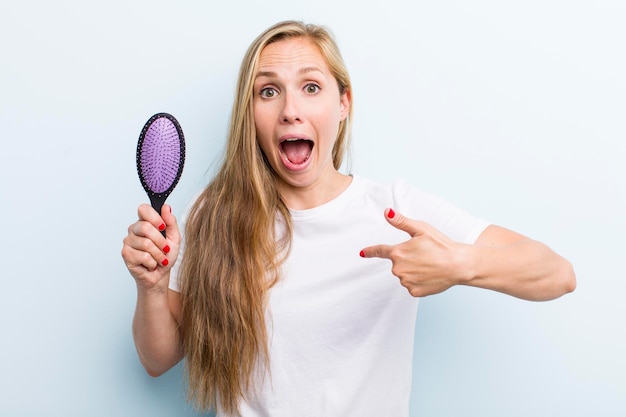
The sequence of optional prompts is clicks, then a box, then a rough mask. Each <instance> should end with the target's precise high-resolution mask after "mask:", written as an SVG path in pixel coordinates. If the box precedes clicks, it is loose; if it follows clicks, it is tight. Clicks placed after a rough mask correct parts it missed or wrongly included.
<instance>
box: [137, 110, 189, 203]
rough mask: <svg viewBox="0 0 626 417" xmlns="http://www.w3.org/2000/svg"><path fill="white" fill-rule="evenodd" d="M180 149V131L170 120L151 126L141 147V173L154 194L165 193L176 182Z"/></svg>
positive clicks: (165, 119) (160, 121)
mask: <svg viewBox="0 0 626 417" xmlns="http://www.w3.org/2000/svg"><path fill="white" fill-rule="evenodd" d="M180 148H181V147H180V141H179V135H178V131H177V130H176V126H174V123H172V122H171V121H170V120H169V119H167V118H165V117H161V118H159V119H157V120H155V121H154V123H152V124H151V125H150V127H149V128H148V131H147V132H146V134H145V137H144V140H143V145H142V147H141V172H142V175H143V178H144V180H145V182H146V185H147V186H148V188H150V190H151V191H152V192H154V193H157V194H159V193H163V192H165V191H167V189H168V188H170V187H171V186H172V184H173V183H174V181H175V180H176V176H177V174H178V168H179V166H180V150H181V149H180Z"/></svg>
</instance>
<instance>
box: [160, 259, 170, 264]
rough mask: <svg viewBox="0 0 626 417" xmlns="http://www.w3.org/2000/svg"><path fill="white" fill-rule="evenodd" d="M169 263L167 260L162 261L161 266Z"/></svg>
mask: <svg viewBox="0 0 626 417" xmlns="http://www.w3.org/2000/svg"><path fill="white" fill-rule="evenodd" d="M169 263H170V261H168V260H167V258H165V259H163V262H161V265H163V266H167V264H169Z"/></svg>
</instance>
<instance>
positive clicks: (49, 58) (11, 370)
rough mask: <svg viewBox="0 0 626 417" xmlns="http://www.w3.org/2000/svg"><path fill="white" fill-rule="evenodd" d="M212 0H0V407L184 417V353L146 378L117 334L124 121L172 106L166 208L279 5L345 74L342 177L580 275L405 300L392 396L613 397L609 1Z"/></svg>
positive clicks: (467, 408) (616, 114)
mask: <svg viewBox="0 0 626 417" xmlns="http://www.w3.org/2000/svg"><path fill="white" fill-rule="evenodd" d="M212 3H214V2H208V1H204V2H200V1H196V2H193V1H179V2H165V1H158V0H157V1H155V0H151V1H147V0H143V1H126V0H125V1H121V0H107V1H99V2H96V1H91V2H88V1H59V2H47V1H42V0H39V1H37V0H35V1H28V0H26V1H20V2H17V1H11V2H9V1H3V2H2V4H1V6H0V62H1V65H0V138H1V140H2V148H1V151H0V173H1V176H0V181H1V184H0V190H1V192H2V197H0V198H1V201H2V203H1V204H0V213H1V215H0V230H1V231H2V238H1V239H0V254H1V257H0V262H1V264H0V274H1V282H2V292H1V295H0V297H1V302H0V329H1V336H0V337H1V339H0V385H1V388H0V415H2V416H90V417H100V416H102V417H104V416H106V417H110V416H149V417H159V416H182V415H188V416H191V415H194V414H193V412H192V410H191V409H190V406H189V405H187V404H186V403H185V401H184V398H185V393H184V387H183V384H182V379H181V376H182V371H181V368H180V367H178V368H176V369H174V370H172V371H170V372H169V373H168V374H166V375H165V376H163V377H161V378H158V379H153V378H150V377H148V376H147V375H146V374H145V373H144V372H143V370H142V368H141V366H140V365H139V362H138V360H137V357H136V354H135V351H134V346H133V342H132V338H131V332H130V323H131V318H132V314H133V309H134V302H135V286H134V283H133V281H132V279H131V278H130V276H129V275H128V273H127V271H126V269H125V267H124V265H123V262H122V260H121V257H120V249H121V246H122V238H123V236H124V235H125V234H126V228H127V226H128V224H130V223H131V222H133V221H134V219H135V216H136V214H135V213H136V207H137V206H138V205H139V204H140V203H142V202H145V201H147V199H146V197H145V194H144V192H143V189H142V188H141V186H140V184H139V181H138V180H137V176H136V171H135V160H134V158H135V147H136V142H137V137H138V134H139V131H140V130H141V127H142V126H143V123H144V122H145V121H146V120H147V118H148V117H149V116H151V115H152V114H154V113H156V112H159V111H167V112H170V113H172V114H174V115H175V116H176V117H177V118H178V119H179V121H180V122H181V124H182V126H183V129H184V131H185V134H186V138H187V146H188V148H187V149H188V158H187V164H186V167H185V172H184V176H183V179H182V180H181V182H180V185H179V187H178V188H177V189H176V191H175V192H174V194H173V195H172V197H171V199H170V200H169V201H170V203H171V204H173V205H174V207H175V209H176V211H177V214H179V215H180V214H181V213H182V212H183V210H184V208H185V206H186V205H187V203H188V201H189V199H190V198H191V196H192V195H193V194H194V193H195V192H196V191H197V190H198V189H199V188H200V187H201V186H202V185H204V184H205V183H206V181H207V180H208V178H209V177H210V174H211V172H213V169H214V164H215V161H216V159H217V157H218V156H219V153H220V151H221V149H222V145H223V141H224V136H225V132H226V124H227V119H228V114H229V111H230V106H231V100H232V96H233V90H234V83H235V77H236V71H237V69H238V65H239V62H240V59H241V57H242V56H243V53H244V50H245V48H246V47H247V46H248V44H249V43H250V41H252V39H253V38H254V37H255V36H256V35H257V34H258V33H259V32H260V31H261V30H263V29H265V28H266V27H267V26H269V25H270V24H273V23H274V22H276V21H278V20H282V19H286V18H296V19H304V20H306V21H310V22H315V23H322V24H325V25H328V26H329V27H330V28H331V29H332V30H333V32H334V33H335V35H336V37H337V39H338V41H339V44H340V46H341V48H342V50H343V53H344V56H345V59H346V61H347V64H348V66H349V69H350V70H351V73H352V77H353V81H354V89H355V91H354V100H355V109H356V118H355V125H354V152H353V156H354V162H353V171H354V172H356V173H359V174H360V175H363V176H368V177H371V178H374V179H379V180H391V179H393V178H396V177H404V178H407V179H408V180H409V181H410V182H412V183H413V184H415V185H417V186H420V187H422V188H424V189H427V190H429V191H433V192H435V193H437V194H439V195H440V196H442V197H444V198H447V199H449V200H451V201H453V202H454V203H456V204H457V205H459V206H461V207H464V208H466V209H467V210H469V211H470V212H472V213H474V214H475V215H477V216H481V217H484V218H487V219H489V220H491V221H493V222H495V223H498V224H502V225H504V226H507V227H510V228H512V229H515V230H517V231H520V232H522V233H524V234H527V235H529V236H531V237H534V238H536V239H539V240H541V241H544V242H545V243H547V244H548V245H550V246H551V247H552V248H554V249H555V250H556V251H557V252H559V253H561V254H563V255H564V256H565V257H567V258H568V259H570V260H571V261H572V262H573V264H574V266H575V269H576V272H577V275H578V289H577V290H576V292H575V293H573V294H570V295H567V296H565V297H563V298H561V299H559V300H557V301H554V302H550V303H531V302H526V301H521V300H517V299H514V298H510V297H506V296H503V295H500V294H496V293H492V292H488V291H481V290H476V289H469V288H455V289H452V290H450V291H448V292H447V293H444V294H441V295H438V296H434V297H430V298H427V299H425V300H423V303H422V305H421V309H420V313H419V316H418V321H417V329H416V330H417V331H416V348H415V355H416V357H415V363H414V369H415V377H414V386H413V395H412V404H411V415H412V416H420V417H446V416H454V417H458V416H481V417H485V416H494V417H496V416H497V417H500V416H524V417H526V416H568V417H574V416H580V417H589V416H603V417H611V416H614V417H617V416H622V417H623V416H626V359H625V356H626V338H625V335H626V324H625V323H626V303H625V302H624V294H625V293H626V281H625V278H626V277H625V273H624V262H625V259H626V244H625V243H624V235H625V234H626V220H625V219H626V175H625V174H626V169H625V168H624V162H623V160H624V157H625V156H626V145H625V143H626V120H625V119H626V80H625V74H626V52H625V51H626V50H625V44H626V25H624V22H626V4H625V3H624V2H623V1H621V0H613V1H611V0H587V1H583V0H578V1H572V0H526V1H499V0H476V1H472V2H466V1H461V0H457V1H453V0H439V1H430V2H426V1H402V0H385V1H377V2H373V1H372V2H363V1H358V0H354V1H344V2H342V1H337V0H317V1H306V2H304V1H287V0H270V1H266V2H255V1H229V2H220V4H219V5H214V4H212ZM407 366H410V365H409V364H407Z"/></svg>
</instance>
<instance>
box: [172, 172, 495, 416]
mask: <svg viewBox="0 0 626 417" xmlns="http://www.w3.org/2000/svg"><path fill="white" fill-rule="evenodd" d="M387 207H391V208H393V209H394V210H395V211H396V212H398V213H401V214H403V215H405V216H407V217H409V218H412V219H415V220H423V221H426V222H428V223H429V224H431V225H433V226H434V227H436V228H437V229H439V230H440V231H441V232H443V233H444V234H446V235H447V236H448V237H450V238H452V239H454V240H456V241H458V242H462V243H473V242H474V241H475V240H476V239H477V237H478V236H479V235H480V233H481V232H482V231H483V230H484V229H485V227H487V225H488V223H487V222H485V221H484V220H481V219H477V218H475V217H472V216H470V215H468V214H467V213H466V212H464V211H462V210H460V209H458V208H456V207H454V206H452V205H450V204H449V203H447V202H444V201H442V200H441V199H439V198H437V197H434V196H433V195H431V194H428V193H425V192H423V191H420V190H418V189H416V188H413V187H411V186H409V185H407V184H406V183H405V182H403V181H397V182H395V183H394V184H392V185H388V184H379V183H375V182H372V181H369V180H366V179H364V178H361V177H358V176H354V177H353V180H352V183H351V184H350V186H349V187H348V188H347V189H346V190H345V191H344V192H343V193H342V194H341V195H339V196H338V197H337V198H335V199H334V200H332V201H330V202H328V203H326V204H324V205H322V206H319V207H316V208H313V209H310V210H291V211H290V213H291V216H292V220H293V238H292V246H291V253H290V255H289V258H288V259H287V261H286V263H285V264H284V265H283V269H282V271H281V280H280V281H279V282H278V283H277V284H276V285H275V286H274V287H273V288H272V289H271V292H270V298H269V306H268V309H267V320H266V321H267V326H268V338H269V349H270V351H269V354H270V373H269V374H265V373H263V372H261V371H259V374H258V375H257V376H256V379H255V380H256V382H257V389H256V390H255V391H254V392H251V393H249V395H248V397H247V399H246V401H242V402H241V413H242V416H243V417H260V416H271V417H295V416H297V417H307V416H311V417H313V416H314V417H321V416H329V417H350V416H358V417H367V416H372V417H386V416H388V417H406V416H408V415H409V401H410V391H411V380H412V375H411V369H412V358H413V339H414V328H415V318H416V313H417V306H418V301H419V299H417V298H414V297H412V296H411V295H410V294H409V293H408V291H407V289H406V288H404V287H403V286H401V285H400V283H399V280H398V278H397V277H395V276H394V275H392V273H391V262H390V261H389V260H387V259H379V258H368V259H364V258H361V257H360V256H359V252H360V250H361V249H363V248H365V247H367V246H370V245H376V244H381V243H384V244H395V243H400V242H404V241H406V240H408V239H409V236H408V234H407V233H405V232H403V231H400V230H398V229H396V228H394V227H393V226H391V225H390V224H389V223H388V222H387V221H386V220H385V218H384V209H385V208H387ZM170 288H172V289H174V290H178V285H177V282H176V277H175V274H172V279H171V281H170ZM219 415H221V414H219V413H218V416H219Z"/></svg>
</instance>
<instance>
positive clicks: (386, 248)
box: [359, 245, 393, 259]
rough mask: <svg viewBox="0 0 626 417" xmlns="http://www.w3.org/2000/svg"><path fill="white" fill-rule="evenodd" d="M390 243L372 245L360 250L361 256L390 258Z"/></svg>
mask: <svg viewBox="0 0 626 417" xmlns="http://www.w3.org/2000/svg"><path fill="white" fill-rule="evenodd" d="M392 247H393V246H392V245H374V246H368V247H367V248H364V249H363V250H361V252H360V253H359V255H360V256H361V258H385V259H391V249H392Z"/></svg>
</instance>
